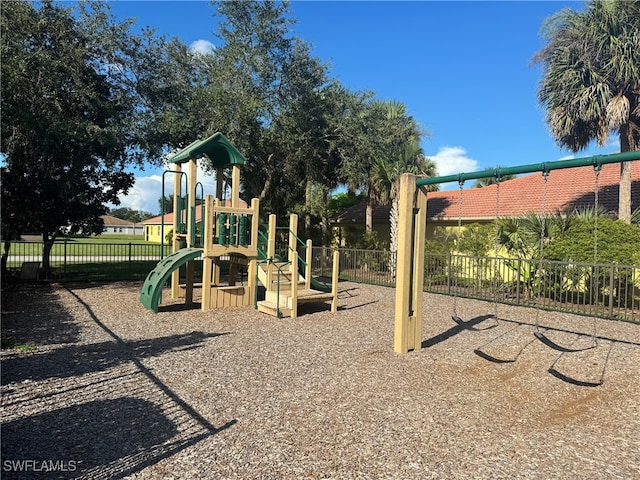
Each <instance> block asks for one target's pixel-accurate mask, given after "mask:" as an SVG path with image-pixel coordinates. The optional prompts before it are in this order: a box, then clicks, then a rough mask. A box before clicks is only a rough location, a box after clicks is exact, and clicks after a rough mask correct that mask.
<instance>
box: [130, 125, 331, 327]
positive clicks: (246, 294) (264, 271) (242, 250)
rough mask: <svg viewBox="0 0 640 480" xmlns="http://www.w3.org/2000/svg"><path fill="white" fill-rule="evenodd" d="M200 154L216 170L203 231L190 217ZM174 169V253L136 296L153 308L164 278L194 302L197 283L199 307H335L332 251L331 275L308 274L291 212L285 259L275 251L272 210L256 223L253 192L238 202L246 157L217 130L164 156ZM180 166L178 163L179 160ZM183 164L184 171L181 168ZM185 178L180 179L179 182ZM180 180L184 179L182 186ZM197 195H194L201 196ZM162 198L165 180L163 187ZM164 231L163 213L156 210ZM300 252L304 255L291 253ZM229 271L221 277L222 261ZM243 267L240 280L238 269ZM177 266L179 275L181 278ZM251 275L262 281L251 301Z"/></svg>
mask: <svg viewBox="0 0 640 480" xmlns="http://www.w3.org/2000/svg"><path fill="white" fill-rule="evenodd" d="M202 157H207V158H208V159H209V160H210V162H211V164H212V166H213V168H214V169H215V171H216V192H215V196H214V195H211V194H208V195H206V196H205V197H204V202H201V205H200V206H199V208H200V209H201V210H200V211H201V225H202V231H201V232H198V227H197V222H196V211H197V208H198V206H196V203H197V202H196V192H197V186H198V185H201V184H199V183H198V182H197V163H196V162H197V160H198V159H200V158H202ZM170 161H171V163H172V164H174V167H173V170H169V171H167V172H165V173H173V175H174V194H173V213H174V215H173V245H172V250H173V252H172V253H171V254H170V255H168V256H167V257H165V258H162V259H161V260H160V262H158V264H157V265H156V267H155V268H154V269H153V270H152V271H151V272H150V273H149V274H148V275H147V278H146V280H145V282H144V284H143V286H142V290H141V292H140V301H141V303H142V304H143V305H144V306H145V307H146V308H148V309H149V310H151V311H153V312H155V313H157V312H158V306H159V304H160V302H161V300H162V291H163V288H164V286H165V285H166V284H167V282H168V281H169V280H170V283H171V298H172V299H177V298H184V299H185V304H186V305H192V304H193V293H194V288H196V287H201V288H202V299H201V309H202V310H211V309H216V308H228V307H241V306H250V305H252V304H253V305H254V306H255V308H257V309H258V310H259V311H261V312H265V313H268V314H270V315H275V316H278V317H281V316H285V315H287V316H291V317H296V316H297V307H298V304H300V303H307V302H326V301H330V302H331V311H332V312H336V311H337V297H338V290H337V282H338V253H337V252H335V253H334V256H333V279H332V284H331V285H326V284H324V283H322V282H319V281H317V280H315V279H314V278H312V275H311V252H312V244H311V241H310V240H308V241H307V242H303V241H302V240H300V239H299V238H298V236H297V225H298V216H297V215H295V214H293V215H291V217H290V220H289V226H288V227H286V229H287V230H288V238H289V242H288V245H287V255H286V258H282V257H280V256H278V255H277V254H276V238H277V230H281V229H279V228H278V227H277V224H276V217H275V215H271V216H270V217H269V223H268V225H267V226H265V225H263V224H261V223H260V217H259V207H260V202H259V199H257V198H254V199H252V200H251V203H250V204H249V205H248V206H246V207H245V206H242V205H241V202H240V167H241V166H242V165H244V164H245V163H246V159H245V158H244V156H242V154H241V153H240V152H239V151H238V150H237V149H236V148H235V147H234V146H233V145H232V144H231V143H230V142H229V140H228V139H227V138H226V137H225V136H224V135H223V134H221V133H216V134H214V135H212V136H211V137H209V138H207V139H206V140H198V141H195V142H193V143H192V144H190V145H189V146H187V147H186V148H184V149H183V150H181V151H179V152H178V153H177V154H176V155H174V156H173V157H172V158H171V159H170ZM184 164H187V165H186V169H184V167H183V165H184ZM225 169H226V170H228V169H231V187H230V189H229V190H230V192H229V197H230V198H228V199H226V198H225V192H226V190H227V189H225V185H224V173H225ZM185 170H186V171H185ZM185 177H186V181H183V180H184V179H185ZM183 185H185V188H184V190H185V191H184V192H183ZM202 196H203V195H201V198H202ZM163 197H164V187H163ZM162 217H163V227H162V236H164V212H162ZM299 249H303V250H305V251H306V254H305V256H304V257H305V258H304V259H303V258H301V256H300V255H299V254H298V251H299ZM200 257H202V283H201V284H199V285H196V283H195V281H194V279H195V261H196V260H197V259H198V258H200ZM225 263H227V264H228V274H227V275H226V278H224V279H223V275H222V269H223V265H224V264H225ZM241 269H246V272H247V274H246V280H243V279H242V276H241V275H239V273H240V271H241ZM181 270H183V271H184V275H183V276H184V279H185V282H184V283H181ZM258 282H260V283H262V285H263V286H264V287H265V299H264V300H261V301H258V300H257V293H258V290H257V287H258Z"/></svg>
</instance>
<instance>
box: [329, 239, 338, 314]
mask: <svg viewBox="0 0 640 480" xmlns="http://www.w3.org/2000/svg"><path fill="white" fill-rule="evenodd" d="M339 275H340V252H339V251H338V250H337V249H336V250H334V251H333V272H332V276H331V280H332V282H331V294H332V295H333V299H332V300H331V312H332V313H336V312H337V311H338V276H339Z"/></svg>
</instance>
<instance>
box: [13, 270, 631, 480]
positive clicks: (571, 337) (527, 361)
mask: <svg viewBox="0 0 640 480" xmlns="http://www.w3.org/2000/svg"><path fill="white" fill-rule="evenodd" d="M140 287H141V283H126V282H125V283H113V284H52V285H48V284H43V285H37V286H35V285H34V286H30V285H22V286H19V287H18V288H13V289H10V290H7V291H5V292H3V295H2V327H3V328H2V336H3V338H10V339H11V340H12V341H13V342H15V343H17V344H30V345H33V346H34V347H35V348H34V349H32V350H31V351H23V350H19V349H15V348H12V349H3V350H2V387H1V389H2V390H1V393H2V406H1V412H2V472H1V473H2V478H3V479H12V478H19V479H23V478H82V479H109V478H141V479H163V480H164V479H235V478H237V479H301V478H315V479H407V478H419V479H432V478H433V479H483V478H486V479H502V478H504V479H640V408H639V406H640V375H639V374H640V325H637V324H631V323H625V322H613V321H608V320H603V319H597V320H595V321H594V320H593V319H592V318H590V317H581V316H576V315H569V314H559V313H556V312H540V314H539V325H537V327H538V328H536V325H535V319H536V312H535V310H532V309H526V308H521V307H512V306H504V305H499V306H498V316H499V318H498V319H497V320H496V319H494V318H491V317H490V314H491V313H493V307H494V306H493V305H492V304H490V303H487V302H481V301H474V300H463V299H458V301H457V309H456V312H457V313H458V314H459V316H460V317H461V318H462V319H463V320H464V324H462V325H459V324H457V323H455V322H453V321H452V319H451V315H452V308H453V299H452V298H451V297H446V296H441V295H432V294H424V319H423V346H424V348H422V349H421V350H419V351H414V352H410V353H409V354H407V355H399V354H395V353H393V349H392V347H393V323H394V300H395V290H393V289H390V288H385V287H376V286H369V285H361V284H356V283H349V282H344V283H341V284H340V301H339V310H338V312H337V313H335V314H332V313H331V312H330V311H329V306H328V305H326V304H308V305H303V306H301V307H300V308H299V317H298V318H297V319H295V320H292V319H290V318H281V319H278V318H275V317H271V316H268V315H265V314H262V313H259V312H257V311H256V310H254V309H252V308H233V309H227V310H214V311H208V312H202V311H201V310H199V309H198V308H197V306H196V308H195V309H188V308H186V307H185V305H183V304H182V301H178V300H175V301H174V300H170V299H168V291H167V292H165V294H164V300H163V306H162V307H161V311H160V313H158V314H153V313H151V312H149V311H147V310H145V309H144V308H143V307H142V305H141V304H140V302H139V289H140ZM535 331H539V332H542V333H544V335H545V336H546V338H547V339H548V340H549V341H550V342H553V343H554V344H555V345H557V346H560V347H563V348H564V349H565V351H560V350H557V349H554V348H551V347H550V346H548V345H547V344H545V343H543V342H542V341H540V340H539V339H537V338H536V337H535V336H534V332H535ZM18 460H32V461H33V463H22V464H20V463H16V461H18ZM7 461H9V463H7ZM12 462H13V463H12ZM55 462H57V463H55ZM34 465H35V466H36V467H37V468H40V469H41V470H40V471H36V468H34V467H33V466H34ZM25 466H26V468H28V469H29V471H28V472H25V471H22V472H20V471H18V468H19V467H25ZM42 467H45V468H50V469H53V471H44V470H42Z"/></svg>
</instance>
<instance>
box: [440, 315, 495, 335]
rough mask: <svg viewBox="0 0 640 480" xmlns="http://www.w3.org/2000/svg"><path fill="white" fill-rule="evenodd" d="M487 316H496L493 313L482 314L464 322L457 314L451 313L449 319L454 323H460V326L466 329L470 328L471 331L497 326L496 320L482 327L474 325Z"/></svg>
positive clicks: (480, 330)
mask: <svg viewBox="0 0 640 480" xmlns="http://www.w3.org/2000/svg"><path fill="white" fill-rule="evenodd" d="M488 318H496V317H494V316H493V315H484V316H482V317H476V318H474V319H472V320H469V321H468V322H465V321H464V320H462V318H460V317H459V316H458V315H451V320H453V321H454V322H455V323H457V324H458V325H460V326H461V327H462V328H464V329H466V330H471V331H473V332H482V331H484V330H489V329H491V328H495V327H497V326H498V324H497V322H496V323H494V324H493V325H489V326H488V327H484V328H478V327H476V326H475V325H477V324H479V323H481V322H483V321H484V320H487V319H488Z"/></svg>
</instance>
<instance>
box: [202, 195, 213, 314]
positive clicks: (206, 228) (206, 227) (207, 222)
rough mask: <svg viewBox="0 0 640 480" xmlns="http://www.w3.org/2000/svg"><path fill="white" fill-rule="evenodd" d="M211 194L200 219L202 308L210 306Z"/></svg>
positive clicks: (206, 200)
mask: <svg viewBox="0 0 640 480" xmlns="http://www.w3.org/2000/svg"><path fill="white" fill-rule="evenodd" d="M212 224H213V196H212V195H207V196H206V197H205V201H204V218H203V219H202V225H203V226H202V228H203V232H202V238H203V242H204V243H203V247H204V252H202V255H203V258H202V305H201V306H200V308H201V309H202V310H209V309H210V308H211V307H210V306H211V276H212V275H213V259H212V258H211V257H210V256H208V254H207V250H208V249H209V248H210V247H212V246H213V225H212Z"/></svg>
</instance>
